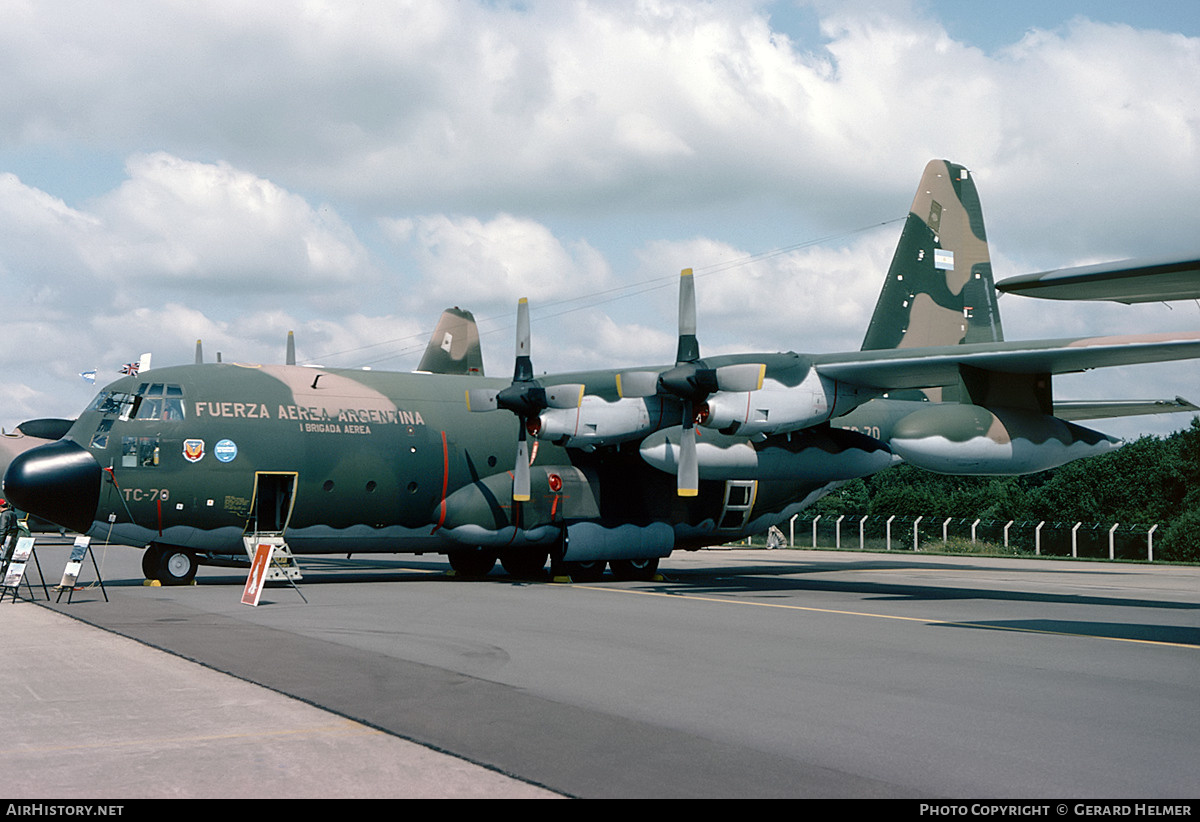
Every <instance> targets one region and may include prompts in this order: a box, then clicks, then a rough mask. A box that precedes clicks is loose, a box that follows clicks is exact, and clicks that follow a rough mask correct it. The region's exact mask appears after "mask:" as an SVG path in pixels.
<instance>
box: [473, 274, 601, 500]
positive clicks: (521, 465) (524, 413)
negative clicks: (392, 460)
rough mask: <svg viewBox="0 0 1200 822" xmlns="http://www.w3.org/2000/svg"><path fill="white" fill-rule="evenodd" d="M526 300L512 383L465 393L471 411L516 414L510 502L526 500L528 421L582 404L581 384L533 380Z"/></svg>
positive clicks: (521, 306) (519, 309) (519, 305)
mask: <svg viewBox="0 0 1200 822" xmlns="http://www.w3.org/2000/svg"><path fill="white" fill-rule="evenodd" d="M529 342H530V334H529V300H528V299H526V298H525V297H522V298H521V301H520V302H519V303H517V353H516V360H517V361H516V365H515V367H514V368H513V380H512V384H511V385H509V386H508V387H507V388H502V389H495V388H472V389H469V390H468V391H467V408H468V409H469V410H471V411H495V410H496V409H503V410H505V411H511V412H512V413H513V414H516V415H517V419H518V420H519V422H520V425H519V427H518V429H517V457H516V462H515V464H514V465H513V502H528V501H529V495H530V494H529V444H528V429H529V422H530V420H531V419H533V418H534V417H536V416H537V415H538V414H539V413H540V412H541V411H542V410H544V409H546V408H578V407H579V405H580V403H581V402H583V390H584V386H583V385H581V384H566V385H552V386H549V387H546V386H543V385H542V384H541V383H540V382H538V381H537V380H536V379H534V377H533V360H532V359H530V356H529Z"/></svg>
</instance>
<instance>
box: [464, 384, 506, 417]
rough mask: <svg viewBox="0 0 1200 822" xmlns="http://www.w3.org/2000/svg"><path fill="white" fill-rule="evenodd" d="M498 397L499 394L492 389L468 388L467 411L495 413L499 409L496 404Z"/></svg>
mask: <svg viewBox="0 0 1200 822" xmlns="http://www.w3.org/2000/svg"><path fill="white" fill-rule="evenodd" d="M499 395H500V392H499V391H497V390H496V389H494V388H468V389H467V410H468V411H495V410H496V409H497V408H499V407H500V406H499V404H498V403H497V402H496V397H498V396H499Z"/></svg>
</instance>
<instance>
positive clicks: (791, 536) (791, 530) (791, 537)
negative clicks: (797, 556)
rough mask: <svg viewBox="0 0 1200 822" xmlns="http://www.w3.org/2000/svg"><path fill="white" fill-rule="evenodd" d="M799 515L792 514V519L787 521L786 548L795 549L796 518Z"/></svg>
mask: <svg viewBox="0 0 1200 822" xmlns="http://www.w3.org/2000/svg"><path fill="white" fill-rule="evenodd" d="M798 516H800V515H799V514H792V518H791V519H789V520H788V547H789V548H795V547H796V517H798Z"/></svg>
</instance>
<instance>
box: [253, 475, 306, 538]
mask: <svg viewBox="0 0 1200 822" xmlns="http://www.w3.org/2000/svg"><path fill="white" fill-rule="evenodd" d="M296 477H297V474H295V473H272V472H267V471H259V472H256V473H255V474H254V499H253V501H252V502H251V503H250V530H251V531H255V532H258V533H273V534H282V533H283V532H284V531H286V530H287V526H288V520H290V519H291V517H292V508H293V506H294V505H295V501H296Z"/></svg>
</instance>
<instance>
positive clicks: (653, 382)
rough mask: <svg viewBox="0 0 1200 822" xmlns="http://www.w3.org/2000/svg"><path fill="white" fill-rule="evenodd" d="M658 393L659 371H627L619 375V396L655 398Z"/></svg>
mask: <svg viewBox="0 0 1200 822" xmlns="http://www.w3.org/2000/svg"><path fill="white" fill-rule="evenodd" d="M657 393H658V372H657V371H625V372H623V373H620V374H617V395H618V396H621V397H653V396H654V395H655V394H657Z"/></svg>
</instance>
